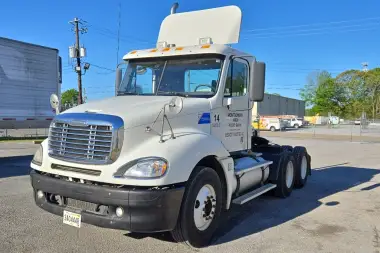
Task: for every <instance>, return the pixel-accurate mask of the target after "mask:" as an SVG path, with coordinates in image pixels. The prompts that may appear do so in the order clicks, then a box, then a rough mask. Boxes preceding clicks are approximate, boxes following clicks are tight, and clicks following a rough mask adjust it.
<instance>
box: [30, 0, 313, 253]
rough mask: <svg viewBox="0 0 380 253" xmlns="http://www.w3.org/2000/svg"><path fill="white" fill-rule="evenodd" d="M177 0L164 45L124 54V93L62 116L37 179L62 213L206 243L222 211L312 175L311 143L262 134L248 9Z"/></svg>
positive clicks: (120, 79) (258, 72)
mask: <svg viewBox="0 0 380 253" xmlns="http://www.w3.org/2000/svg"><path fill="white" fill-rule="evenodd" d="M177 6H178V5H174V7H173V8H172V14H171V15H169V16H167V17H166V18H165V19H164V21H163V22H162V24H161V28H160V33H159V37H158V42H157V46H156V47H155V48H151V49H142V50H133V51H131V52H129V53H128V54H126V55H125V56H124V58H123V59H124V62H123V63H122V64H121V65H120V66H119V68H118V70H117V77H116V87H117V91H116V95H117V96H116V97H113V98H109V99H105V100H103V101H96V102H89V103H86V104H83V105H80V106H77V107H74V108H72V109H69V110H67V111H65V112H63V113H61V114H59V115H57V116H56V117H55V118H54V120H53V121H52V124H51V126H50V133H49V138H48V139H47V140H45V141H43V142H42V144H41V146H40V148H39V149H38V151H37V152H36V154H35V156H34V158H33V161H32V162H31V167H32V169H33V170H32V172H31V184H32V186H33V189H34V198H35V202H36V204H37V206H39V207H40V208H42V209H44V210H46V211H48V212H51V213H54V214H56V215H59V216H63V223H65V224H69V225H72V226H75V227H80V226H81V223H82V222H83V223H89V224H93V225H96V226H100V227H106V228H114V229H123V230H127V231H130V232H146V233H152V232H161V231H170V232H171V234H172V236H173V238H174V239H175V240H176V241H178V242H183V243H186V244H187V245H189V246H191V247H195V248H198V247H205V246H207V245H208V244H209V243H210V240H211V238H212V236H213V234H214V232H215V230H216V229H217V227H218V224H219V223H220V222H221V214H222V211H223V210H229V209H230V208H231V206H232V205H233V204H234V205H242V204H244V203H246V202H248V201H250V200H252V199H254V198H255V197H257V196H260V195H262V194H264V193H266V192H269V191H272V192H273V193H274V194H275V195H277V196H279V197H282V198H285V197H288V196H289V195H290V194H291V192H292V189H293V187H299V188H300V187H302V186H304V184H305V183H306V181H307V178H308V175H309V174H310V162H311V157H310V155H309V154H308V153H307V150H306V149H305V148H304V147H294V148H293V147H291V146H280V145H276V144H272V143H270V142H269V141H267V140H266V139H264V138H260V137H257V136H256V135H255V136H252V127H251V121H252V116H251V115H252V113H251V109H252V105H253V103H254V102H255V101H261V100H262V99H263V95H264V79H265V78H264V77H265V64H264V63H261V62H258V61H256V59H255V57H254V56H252V55H249V54H247V53H244V52H241V51H238V50H236V49H234V48H232V47H231V46H229V44H233V43H236V42H238V39H239V32H240V23H241V11H240V9H239V8H238V7H236V6H226V7H221V8H214V9H207V10H201V11H194V12H187V13H175V9H176V7H177ZM123 69H124V70H125V71H124V72H123ZM252 226H254V224H252Z"/></svg>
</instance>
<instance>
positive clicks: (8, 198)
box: [0, 137, 380, 253]
mask: <svg viewBox="0 0 380 253" xmlns="http://www.w3.org/2000/svg"><path fill="white" fill-rule="evenodd" d="M270 139H271V140H273V141H275V142H277V143H280V144H288V145H304V146H306V147H307V148H308V151H309V153H310V154H311V156H312V166H313V171H312V176H311V177H310V178H309V181H308V184H307V185H306V187H305V188H303V189H300V190H295V191H293V193H292V195H291V196H290V197H289V198H287V199H276V198H274V197H272V196H270V195H267V196H263V197H260V198H258V199H256V200H253V201H251V202H250V203H248V204H246V205H245V206H242V207H238V206H234V207H233V208H232V210H231V211H230V212H228V213H227V214H225V218H224V219H223V220H224V221H223V222H222V224H221V226H220V228H219V230H218V233H217V235H216V236H215V240H214V243H213V245H212V246H210V247H209V248H206V249H202V251H204V252H220V253H222V252H240V253H243V252H368V253H379V252H380V218H379V217H380V156H379V154H380V144H376V143H356V142H348V141H326V140H312V139H299V138H298V139H290V138H278V137H273V138H270ZM37 147H38V145H35V144H31V143H16V142H7V143H0V211H1V215H0V224H1V229H0V252H17V253H18V252H41V253H42V252H57V253H60V252H134V253H139V252H156V253H160V252H169V251H170V252H194V251H192V250H190V249H188V248H186V247H185V246H182V245H179V244H176V243H174V242H172V241H171V238H170V236H169V235H168V234H165V233H163V234H148V235H146V234H128V233H127V232H125V231H119V230H110V229H102V228H97V227H94V226H91V225H86V224H85V225H84V226H83V227H82V228H81V229H76V228H73V227H69V226H67V225H63V224H62V218H61V217H58V216H54V215H52V214H49V213H46V212H44V211H42V210H41V209H39V208H37V207H36V206H35V204H34V202H33V197H32V189H31V186H30V182H29V177H28V173H29V162H30V160H31V159H32V154H33V153H34V151H35V150H36V148H37Z"/></svg>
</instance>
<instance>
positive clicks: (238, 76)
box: [224, 59, 248, 97]
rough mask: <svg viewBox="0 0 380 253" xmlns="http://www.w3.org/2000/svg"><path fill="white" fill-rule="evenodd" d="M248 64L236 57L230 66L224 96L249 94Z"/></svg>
mask: <svg viewBox="0 0 380 253" xmlns="http://www.w3.org/2000/svg"><path fill="white" fill-rule="evenodd" d="M247 86H248V65H247V63H246V62H245V61H244V60H240V59H234V60H232V61H231V62H230V66H229V67H228V74H227V78H226V86H225V88H224V96H226V97H239V96H244V95H245V94H247Z"/></svg>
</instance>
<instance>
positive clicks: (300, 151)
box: [293, 147, 311, 188]
mask: <svg viewBox="0 0 380 253" xmlns="http://www.w3.org/2000/svg"><path fill="white" fill-rule="evenodd" d="M293 154H294V159H295V161H296V173H295V182H294V186H295V187H296V188H302V187H304V186H305V184H306V182H307V178H308V175H309V174H310V171H311V166H310V159H309V155H308V153H307V151H306V148H305V147H295V148H294V149H293Z"/></svg>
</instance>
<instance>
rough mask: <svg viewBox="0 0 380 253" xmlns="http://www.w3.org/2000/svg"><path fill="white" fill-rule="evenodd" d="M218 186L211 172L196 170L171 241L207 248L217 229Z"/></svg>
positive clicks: (203, 168) (220, 190) (205, 168)
mask: <svg viewBox="0 0 380 253" xmlns="http://www.w3.org/2000/svg"><path fill="white" fill-rule="evenodd" d="M221 209H222V184H221V182H220V178H219V176H218V174H217V173H216V171H215V170H213V169H211V168H208V167H197V168H196V171H195V175H194V176H192V178H191V179H190V180H189V182H188V186H187V187H186V191H185V194H184V199H183V202H182V206H181V212H180V216H179V218H178V221H177V225H176V227H175V228H174V230H173V231H172V232H171V234H172V236H173V239H174V240H176V241H177V242H182V243H185V244H187V245H188V246H190V247H194V248H201V247H204V246H207V245H208V244H209V242H210V240H211V238H212V236H213V234H214V232H215V230H216V229H217V226H218V221H219V217H220V213H221Z"/></svg>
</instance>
